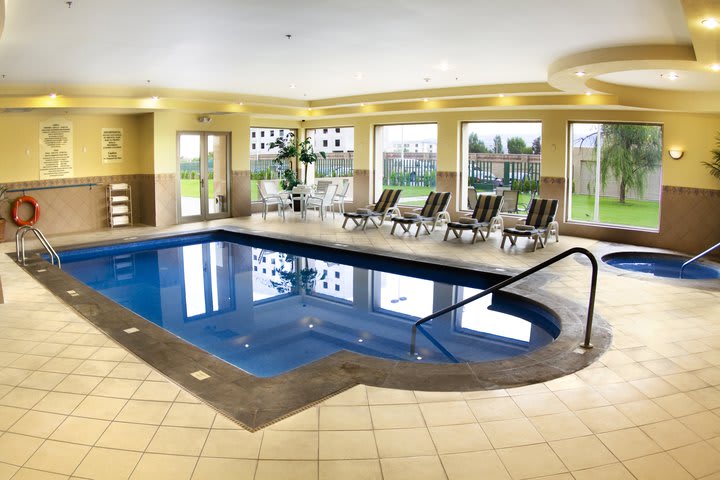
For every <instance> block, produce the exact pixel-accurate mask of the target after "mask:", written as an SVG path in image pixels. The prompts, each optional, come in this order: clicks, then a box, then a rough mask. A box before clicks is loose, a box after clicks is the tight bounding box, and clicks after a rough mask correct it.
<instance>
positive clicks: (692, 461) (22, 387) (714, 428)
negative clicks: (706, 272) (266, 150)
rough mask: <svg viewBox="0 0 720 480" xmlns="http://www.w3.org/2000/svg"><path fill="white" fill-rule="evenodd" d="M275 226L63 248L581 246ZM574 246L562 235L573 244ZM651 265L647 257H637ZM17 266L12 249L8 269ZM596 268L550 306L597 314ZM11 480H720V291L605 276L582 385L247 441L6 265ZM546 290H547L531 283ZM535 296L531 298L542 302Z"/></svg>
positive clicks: (557, 284)
mask: <svg viewBox="0 0 720 480" xmlns="http://www.w3.org/2000/svg"><path fill="white" fill-rule="evenodd" d="M310 217H311V218H310V220H309V221H307V222H303V221H299V219H296V218H293V217H292V216H289V217H288V219H287V221H286V222H284V223H283V222H282V221H281V219H280V218H279V217H277V216H275V215H274V214H270V215H268V220H267V221H263V220H262V219H261V217H260V216H259V215H255V216H253V217H251V218H242V219H231V220H224V221H216V222H209V223H208V224H191V225H184V226H177V227H172V228H164V229H156V228H142V227H137V228H126V229H116V230H112V231H111V230H107V231H101V232H93V233H90V234H83V235H67V236H57V237H51V238H50V241H51V242H52V243H53V245H56V246H61V245H74V244H78V243H86V242H88V241H105V240H108V239H116V238H117V239H119V238H125V237H128V236H133V235H146V234H154V233H158V232H163V233H164V232H180V231H188V230H197V229H198V228H202V227H203V226H204V225H211V226H216V225H231V226H232V225H234V226H240V227H243V228H249V229H253V230H262V231H268V232H274V234H279V235H287V236H288V237H290V236H294V237H299V238H302V239H306V240H310V241H322V242H328V243H341V244H346V245H352V246H356V247H357V248H358V249H365V248H373V249H379V250H382V251H384V252H387V253H389V254H397V255H401V256H405V255H408V256H412V257H416V258H422V259H426V260H429V261H438V262H443V263H444V262H448V261H449V262H453V263H455V262H457V263H468V264H470V265H474V266H489V267H496V268H504V269H509V270H522V269H525V268H528V267H531V266H533V265H535V264H537V263H539V262H541V261H543V260H546V259H549V258H550V257H552V256H554V255H556V254H558V253H560V252H562V251H564V250H565V249H567V248H569V247H571V246H580V247H584V248H587V249H589V250H590V251H593V252H594V253H596V254H600V253H604V252H607V251H610V250H620V249H626V247H625V246H622V245H617V244H614V245H609V244H606V243H602V242H596V241H593V240H587V239H581V238H571V237H567V236H561V238H560V243H554V242H552V241H551V242H550V243H549V245H548V247H547V248H545V249H538V250H537V251H536V252H534V253H531V252H530V251H529V249H528V248H526V244H527V242H525V241H523V240H524V239H520V240H519V241H518V247H513V248H507V247H506V248H505V249H504V250H501V249H500V248H499V244H500V235H498V234H497V233H494V234H493V235H492V236H491V238H490V240H489V241H488V242H487V243H484V242H479V243H477V244H476V245H470V244H469V237H468V236H465V238H464V239H463V241H462V242H460V241H457V240H454V241H448V242H443V241H442V236H443V234H444V228H441V229H440V231H436V232H434V233H433V234H432V235H431V236H429V237H428V236H421V237H419V238H417V239H416V238H414V237H412V236H410V235H405V236H402V237H399V236H394V237H391V236H390V235H389V226H387V225H385V226H383V227H382V229H381V230H376V229H371V228H368V230H367V231H366V232H362V231H359V230H343V229H341V228H340V225H341V223H342V221H341V220H340V217H336V218H335V219H334V220H330V219H328V220H326V221H325V222H324V223H322V222H319V221H317V220H316V219H315V216H314V215H311V216H310ZM561 233H562V232H561ZM627 248H631V249H636V247H627ZM11 250H14V244H12V243H5V244H2V245H1V246H0V251H3V252H7V251H11ZM589 271H590V270H589V268H588V267H587V266H586V265H583V264H582V263H581V262H579V261H576V260H574V259H566V260H564V261H562V262H560V263H558V264H556V265H555V266H552V267H550V270H549V272H550V273H551V275H548V276H547V279H546V280H547V281H545V282H544V283H543V287H542V288H543V290H546V291H548V292H550V293H551V294H553V295H559V296H563V297H565V298H568V299H570V300H571V301H572V302H575V303H577V304H578V305H585V304H586V302H587V295H588V290H589V277H590V273H589ZM0 278H1V279H2V284H3V289H4V299H5V303H4V304H2V305H0V433H1V434H2V435H1V436H0V479H4V478H15V479H28V478H48V479H55V478H58V479H60V478H133V479H144V478H152V479H153V480H159V479H163V478H173V479H183V478H188V479H189V478H194V479H203V478H213V479H219V478H238V479H246V478H247V479H258V480H260V479H270V478H300V479H305V478H308V479H335V478H342V479H353V478H365V479H371V478H377V479H385V480H395V479H405V478H408V479H409V478H412V479H414V480H418V479H420V480H422V479H444V478H449V479H463V478H482V479H539V478H544V479H556V480H561V479H563V480H564V479H567V480H570V479H577V480H585V479H616V478H617V479H625V478H627V479H632V478H637V479H673V480H675V479H685V478H688V479H692V478H697V479H708V480H710V479H720V389H719V388H718V386H720V302H718V300H719V299H720V282H719V281H709V282H690V283H679V282H677V281H674V280H662V279H655V278H647V277H644V276H641V275H639V274H630V273H624V272H620V271H618V270H615V269H612V268H610V267H603V268H601V271H600V278H599V287H598V295H597V302H596V312H597V314H598V315H599V316H600V317H602V318H603V319H605V320H606V321H607V322H608V323H609V324H610V325H611V326H612V329H613V339H612V346H611V348H610V349H609V350H608V351H607V352H606V353H605V355H604V356H602V358H601V359H600V360H599V361H597V362H595V363H593V364H591V365H590V366H589V367H587V368H585V369H583V370H580V371H578V372H576V373H573V374H570V375H566V376H562V377H560V378H557V379H554V380H550V381H547V382H542V383H535V384H533V385H529V386H525V387H519V388H508V389H498V390H479V391H464V392H461V391H449V392H427V391H422V390H417V391H409V390H396V389H392V388H383V387H378V386H367V385H358V386H355V387H353V388H350V389H349V390H347V391H345V392H343V393H341V394H338V395H335V396H332V397H330V398H328V399H327V400H325V401H323V402H322V403H319V404H317V405H315V406H313V407H311V408H308V409H305V410H303V411H302V412H301V413H298V414H296V415H293V416H290V417H289V418H286V419H284V420H282V421H280V422H277V423H275V424H272V425H270V426H269V427H267V428H264V429H262V430H259V431H257V432H254V433H251V432H248V431H246V430H244V429H242V428H241V427H239V426H238V425H236V424H235V423H234V422H232V421H230V420H228V419H227V418H226V417H225V416H224V415H222V414H219V413H217V411H216V410H215V409H213V408H210V407H209V406H207V405H205V404H204V403H203V402H201V401H199V400H198V399H197V398H196V397H195V396H193V395H190V394H189V393H188V392H187V391H185V390H184V389H182V388H180V387H178V386H177V385H176V384H175V383H174V382H171V381H169V380H167V379H166V378H165V376H163V375H161V374H159V373H158V372H157V371H155V370H154V369H152V368H150V367H149V366H148V365H146V364H145V363H144V362H142V361H141V360H140V359H139V358H138V357H136V356H135V355H133V354H131V353H129V352H128V351H127V350H125V349H124V348H122V347H121V346H119V345H118V344H117V343H115V342H114V341H113V340H112V339H110V338H108V337H107V336H105V335H104V334H103V333H102V332H100V331H99V330H98V329H97V328H96V327H95V326H94V325H92V324H91V323H89V322H88V321H87V320H86V319H85V318H83V317H82V316H80V315H78V314H77V313H76V312H75V311H74V310H73V309H72V308H70V307H68V306H67V305H66V304H65V303H63V302H62V301H61V300H60V299H58V298H56V297H55V296H54V295H53V294H51V293H50V292H49V291H47V290H46V289H45V288H44V287H43V286H41V285H40V284H39V283H38V282H37V281H36V280H34V279H33V278H32V277H31V276H30V275H28V274H27V273H26V272H25V271H24V270H23V269H21V268H20V267H19V266H17V265H15V264H14V263H13V261H12V260H11V258H10V257H8V256H6V255H1V256H0ZM529 281H530V282H532V281H531V280H529ZM530 288H532V287H530Z"/></svg>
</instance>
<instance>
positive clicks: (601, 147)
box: [568, 123, 662, 229]
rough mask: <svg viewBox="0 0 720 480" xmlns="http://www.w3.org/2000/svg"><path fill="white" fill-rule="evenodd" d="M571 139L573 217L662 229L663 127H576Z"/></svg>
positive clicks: (632, 125)
mask: <svg viewBox="0 0 720 480" xmlns="http://www.w3.org/2000/svg"><path fill="white" fill-rule="evenodd" d="M570 138H571V144H570V178H571V182H570V185H569V189H570V192H569V195H568V197H569V199H570V208H569V210H568V211H569V212H570V213H569V219H570V220H572V221H578V222H588V223H596V224H609V225H622V226H628V227H635V228H647V229H657V228H658V226H659V223H660V183H661V182H660V180H661V178H662V177H661V173H662V172H661V161H662V128H661V127H660V126H659V125H648V124H630V123H571V124H570Z"/></svg>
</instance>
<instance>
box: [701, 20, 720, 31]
mask: <svg viewBox="0 0 720 480" xmlns="http://www.w3.org/2000/svg"><path fill="white" fill-rule="evenodd" d="M700 23H702V25H703V27H705V28H710V29H712V28H715V27H717V26H718V25H720V22H718V21H717V19H715V18H706V19H704V20H703V21H701V22H700Z"/></svg>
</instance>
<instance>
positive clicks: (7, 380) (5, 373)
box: [0, 367, 33, 387]
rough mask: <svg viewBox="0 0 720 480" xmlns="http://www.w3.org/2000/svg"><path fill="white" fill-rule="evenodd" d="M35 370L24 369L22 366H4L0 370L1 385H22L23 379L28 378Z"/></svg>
mask: <svg viewBox="0 0 720 480" xmlns="http://www.w3.org/2000/svg"><path fill="white" fill-rule="evenodd" d="M32 373H33V372H32V371H30V370H24V369H22V368H11V367H7V368H3V369H1V370H0V385H9V386H11V387H16V386H18V385H20V384H21V383H22V382H23V380H25V379H26V378H28V377H29V376H30V375H31V374H32Z"/></svg>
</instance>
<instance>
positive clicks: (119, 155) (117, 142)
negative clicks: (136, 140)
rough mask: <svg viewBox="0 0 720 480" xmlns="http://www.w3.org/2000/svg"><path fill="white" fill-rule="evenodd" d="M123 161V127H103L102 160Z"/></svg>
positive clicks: (108, 161)
mask: <svg viewBox="0 0 720 480" xmlns="http://www.w3.org/2000/svg"><path fill="white" fill-rule="evenodd" d="M122 161H123V129H122V128H103V129H102V162H103V163H120V162H122Z"/></svg>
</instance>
